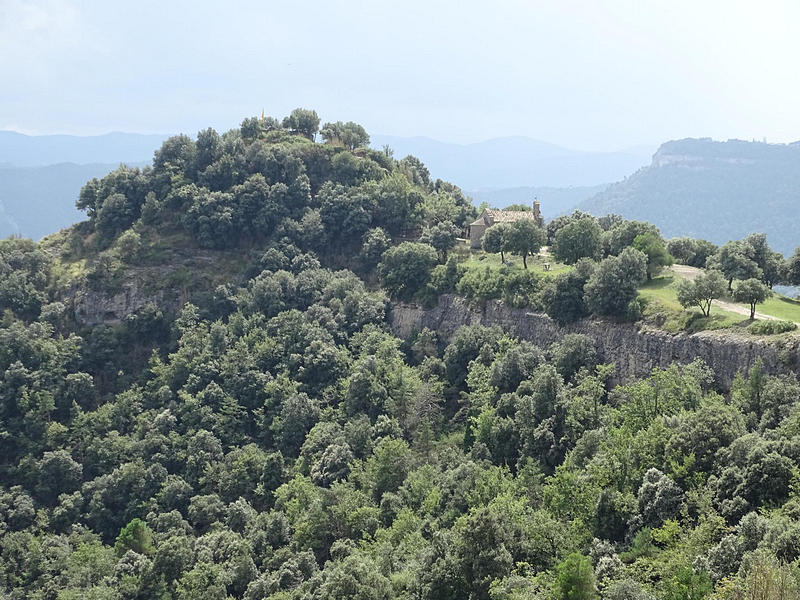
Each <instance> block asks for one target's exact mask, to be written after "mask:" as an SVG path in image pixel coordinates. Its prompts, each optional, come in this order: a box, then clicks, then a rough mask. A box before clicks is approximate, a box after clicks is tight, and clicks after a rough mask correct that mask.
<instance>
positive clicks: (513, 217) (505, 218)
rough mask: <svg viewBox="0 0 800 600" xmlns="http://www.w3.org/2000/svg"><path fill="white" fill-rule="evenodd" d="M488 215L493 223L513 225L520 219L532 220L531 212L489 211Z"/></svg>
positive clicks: (532, 214)
mask: <svg viewBox="0 0 800 600" xmlns="http://www.w3.org/2000/svg"><path fill="white" fill-rule="evenodd" d="M489 214H490V215H491V217H492V219H494V222H495V223H513V222H514V221H519V220H520V219H533V218H534V213H533V211H532V210H490V211H489Z"/></svg>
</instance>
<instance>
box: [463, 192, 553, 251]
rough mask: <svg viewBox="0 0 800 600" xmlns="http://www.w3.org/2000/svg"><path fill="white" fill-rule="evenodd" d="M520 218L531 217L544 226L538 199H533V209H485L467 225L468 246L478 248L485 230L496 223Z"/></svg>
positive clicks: (540, 225) (509, 221)
mask: <svg viewBox="0 0 800 600" xmlns="http://www.w3.org/2000/svg"><path fill="white" fill-rule="evenodd" d="M520 219H533V220H534V221H535V222H536V224H537V225H538V226H539V227H544V219H543V218H542V213H541V211H540V210H539V201H538V200H534V201H533V210H492V209H488V208H487V209H486V210H484V211H483V212H482V213H481V215H480V216H479V217H478V218H477V219H476V220H475V221H474V222H473V223H470V226H469V245H470V248H480V247H481V238H482V237H483V234H484V233H486V230H487V229H489V227H491V226H492V225H495V224H496V223H513V222H514V221H519V220H520Z"/></svg>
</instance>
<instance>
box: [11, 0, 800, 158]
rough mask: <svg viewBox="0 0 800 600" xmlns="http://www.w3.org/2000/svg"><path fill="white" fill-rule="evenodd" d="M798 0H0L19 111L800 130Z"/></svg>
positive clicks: (169, 128)
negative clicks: (300, 114) (312, 113)
mask: <svg viewBox="0 0 800 600" xmlns="http://www.w3.org/2000/svg"><path fill="white" fill-rule="evenodd" d="M798 26H800V2H798V0H787V1H770V0H761V1H759V2H755V1H754V0H747V1H740V0H724V1H706V0H690V1H684V0H664V1H647V0H609V1H603V0H583V1H578V0H553V1H551V2H535V1H528V2H522V1H519V2H514V1H503V0H494V1H491V2H489V1H487V0H479V1H473V0H456V1H452V2H437V1H435V0H426V1H417V0H413V1H408V0H407V1H402V2H382V1H380V0H364V1H359V0H348V1H319V2H313V1H303V0H299V1H297V0H295V1H289V2H282V1H270V0H261V1H254V2H245V1H242V2H236V1H228V2H221V1H218V2H211V1H206V0H191V1H186V2H183V1H175V0H158V1H150V0H136V1H129V2H118V1H113V0H111V1H109V0H103V1H80V0H0V129H14V130H17V131H23V132H26V133H76V134H95V133H103V132H107V131H135V132H143V133H171V132H178V131H182V132H187V133H192V134H194V133H195V132H197V130H199V129H201V128H204V127H207V126H213V127H216V128H217V129H219V130H225V129H228V128H230V127H232V126H235V125H236V124H238V123H239V122H240V121H241V119H242V118H243V117H245V116H250V115H255V114H260V112H261V110H262V109H264V110H265V111H266V113H267V114H270V115H274V116H278V117H281V116H283V115H285V114H287V113H288V112H289V111H290V110H291V109H292V108H294V107H297V106H303V107H308V108H314V109H316V110H317V112H318V113H320V116H321V117H322V118H323V120H354V121H357V122H360V123H362V124H363V125H364V126H365V127H366V128H367V130H368V131H370V132H373V133H384V134H394V135H403V136H411V135H425V136H430V137H434V138H438V139H441V140H447V141H463V142H468V141H476V140H482V139H487V138H492V137H499V136H505V135H525V136H530V137H534V138H538V139H542V140H546V141H550V142H553V143H558V144H562V145H566V146H569V147H573V148H582V149H608V150H611V149H618V148H621V147H625V146H631V145H638V144H647V145H654V144H658V143H659V142H662V141H664V140H667V139H674V138H680V137H688V136H692V137H700V136H710V137H714V138H718V139H727V138H730V137H739V138H745V139H750V138H758V139H761V138H763V137H766V138H767V139H768V140H769V141H793V140H796V139H800V110H798V107H800V77H798V67H797V59H798V57H800V36H799V35H797V28H798Z"/></svg>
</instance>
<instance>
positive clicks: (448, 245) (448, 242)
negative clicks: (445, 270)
mask: <svg viewBox="0 0 800 600" xmlns="http://www.w3.org/2000/svg"><path fill="white" fill-rule="evenodd" d="M456 237H458V229H457V228H456V226H455V225H453V223H451V222H450V221H443V222H441V223H437V224H436V225H432V226H431V227H426V228H425V229H424V230H423V231H422V235H421V236H420V238H419V241H420V242H422V243H424V244H430V245H431V246H433V247H434V248H435V249H436V252H437V254H438V255H439V262H441V263H445V262H447V253H448V252H449V251H450V250H452V249H453V247H454V246H455V245H456Z"/></svg>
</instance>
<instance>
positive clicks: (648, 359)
mask: <svg viewBox="0 0 800 600" xmlns="http://www.w3.org/2000/svg"><path fill="white" fill-rule="evenodd" d="M389 318H390V322H391V325H392V328H393V330H394V332H395V334H396V335H398V336H400V337H408V336H410V335H411V334H412V333H413V332H414V331H419V330H421V329H422V328H423V327H427V328H429V329H432V330H435V331H437V332H438V334H439V337H440V339H441V340H443V341H449V340H450V339H451V338H452V337H453V334H454V333H455V332H456V330H457V329H458V328H459V327H461V326H462V325H471V324H478V323H479V324H481V325H486V326H491V325H499V326H500V327H502V328H503V330H504V331H507V332H509V333H511V334H513V335H515V336H517V337H519V338H521V339H525V340H529V341H531V342H533V343H535V344H536V345H538V346H541V347H547V346H549V345H550V344H552V343H553V342H555V341H557V340H559V339H561V338H562V337H564V336H565V335H566V334H568V333H581V334H583V335H586V336H588V337H589V338H591V339H592V340H594V342H595V344H596V345H597V349H598V351H599V353H600V354H601V356H602V357H603V360H604V361H605V362H609V363H610V362H613V363H615V364H616V367H617V377H618V379H619V380H620V381H626V380H629V379H632V378H634V377H642V376H645V375H647V374H648V373H649V372H650V371H651V370H652V369H654V368H656V367H661V368H663V367H667V366H669V365H670V364H672V363H673V362H679V363H688V362H691V361H693V360H694V359H696V358H700V359H702V360H704V361H705V362H706V363H707V364H708V365H709V366H710V367H711V368H712V369H713V370H714V373H715V376H716V384H717V386H718V387H719V389H720V390H722V391H728V390H729V389H730V386H731V383H732V382H733V378H734V377H735V376H736V373H737V372H739V371H747V370H748V369H749V368H750V367H751V366H752V365H753V363H754V362H755V361H756V359H758V358H759V357H760V358H761V359H762V360H763V362H764V367H765V369H766V371H767V372H769V373H771V374H781V373H783V374H793V375H797V373H798V372H800V339H798V338H797V337H782V338H779V339H777V340H770V339H762V338H756V337H753V336H752V335H750V334H748V333H746V332H743V333H742V334H737V333H731V332H729V331H726V332H712V331H708V332H701V333H696V334H692V335H689V334H670V333H667V332H664V331H661V330H658V329H652V328H649V327H647V326H644V325H642V324H641V323H636V324H632V323H615V322H611V321H604V320H598V319H585V320H582V321H579V322H577V323H574V324H571V325H569V326H567V327H559V326H558V325H557V324H556V323H555V322H554V321H553V320H552V319H550V317H548V316H547V315H545V314H542V313H533V312H530V311H528V310H525V309H518V308H512V307H509V306H506V305H505V304H504V303H503V302H501V301H499V300H493V301H490V302H487V303H486V305H485V306H482V307H479V306H474V305H471V304H469V303H468V302H467V300H465V299H464V298H461V297H459V296H453V295H443V296H441V297H440V298H439V302H438V304H437V305H436V306H435V307H433V308H423V307H421V306H418V305H414V304H395V305H393V306H392V308H391V311H390V315H389Z"/></svg>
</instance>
